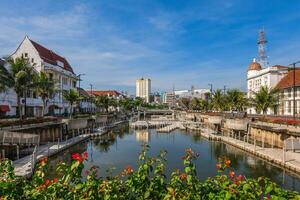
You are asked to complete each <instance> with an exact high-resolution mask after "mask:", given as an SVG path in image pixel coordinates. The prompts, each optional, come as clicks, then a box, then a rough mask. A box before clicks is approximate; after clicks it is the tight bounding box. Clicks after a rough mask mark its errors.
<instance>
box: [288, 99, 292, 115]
mask: <svg viewBox="0 0 300 200" xmlns="http://www.w3.org/2000/svg"><path fill="white" fill-rule="evenodd" d="M291 110H292V102H291V101H288V105H287V112H288V113H291Z"/></svg>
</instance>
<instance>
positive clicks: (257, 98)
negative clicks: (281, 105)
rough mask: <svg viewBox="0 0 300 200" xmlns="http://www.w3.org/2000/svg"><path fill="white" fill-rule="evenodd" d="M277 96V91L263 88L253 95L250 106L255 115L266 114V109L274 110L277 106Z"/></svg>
mask: <svg viewBox="0 0 300 200" xmlns="http://www.w3.org/2000/svg"><path fill="white" fill-rule="evenodd" d="M278 95H279V92H278V90H277V89H270V88H268V87H267V86H263V87H261V88H260V90H259V91H258V92H255V93H254V97H253V98H252V99H251V101H252V105H253V106H254V107H255V109H256V112H257V113H263V114H267V110H268V108H271V109H274V108H275V107H276V106H277V105H278Z"/></svg>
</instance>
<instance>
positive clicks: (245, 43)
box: [0, 0, 300, 93]
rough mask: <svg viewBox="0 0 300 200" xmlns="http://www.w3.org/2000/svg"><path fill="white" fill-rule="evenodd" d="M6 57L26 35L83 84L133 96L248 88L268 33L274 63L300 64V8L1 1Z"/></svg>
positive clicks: (218, 1)
mask: <svg viewBox="0 0 300 200" xmlns="http://www.w3.org/2000/svg"><path fill="white" fill-rule="evenodd" d="M0 13H1V15H0V55H8V54H11V53H12V52H13V51H14V50H15V49H16V47H17V46H18V44H19V43H20V42H21V41H22V39H23V38H24V36H25V35H28V36H29V37H30V38H31V39H33V40H35V41H37V42H39V43H41V44H43V45H45V46H46V47H48V48H50V49H52V50H54V51H56V52H57V53H59V54H61V55H63V56H65V57H66V58H67V59H68V60H69V61H70V63H71V64H72V66H73V68H74V70H75V72H76V73H85V74H86V75H85V76H84V77H83V82H82V85H83V86H84V87H86V88H88V87H89V84H90V83H91V84H93V85H94V87H96V88H97V89H118V90H128V91H130V92H131V93H133V92H134V85H135V80H136V79H137V78H140V77H149V78H151V79H152V85H153V90H160V91H166V90H171V89H172V86H173V85H175V88H176V89H185V88H190V87H191V85H194V86H195V87H197V88H206V87H208V83H213V85H214V87H215V88H222V87H223V85H226V86H227V87H230V88H239V89H245V86H246V81H245V77H246V70H247V66H248V65H249V64H250V62H251V61H252V59H253V58H254V57H257V44H256V42H257V37H258V31H259V29H261V28H263V27H264V28H265V30H266V34H267V39H268V41H269V43H268V49H267V54H268V56H269V61H270V64H272V65H274V64H282V65H287V64H289V63H291V62H293V61H297V60H299V59H300V53H299V50H300V26H299V22H300V1H297V0H290V1H284V0H282V1H276V0H272V1H263V0H260V1H254V0H253V1H246V0H229V1H225V0H210V1H199V0H198V1H193V0H190V1H189V0H183V1H180V0H176V1H175V0H165V1H155V0H148V1H143V0H135V1H133V0H119V1H115V0H89V1H88V0H86V1H83V0H82V1H80V0H64V1H53V0H30V1H29V0H18V1H17V0H9V1H4V0H1V4H0Z"/></svg>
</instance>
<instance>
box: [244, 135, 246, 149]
mask: <svg viewBox="0 0 300 200" xmlns="http://www.w3.org/2000/svg"><path fill="white" fill-rule="evenodd" d="M245 148H246V135H244V149H245Z"/></svg>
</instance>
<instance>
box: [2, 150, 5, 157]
mask: <svg viewBox="0 0 300 200" xmlns="http://www.w3.org/2000/svg"><path fill="white" fill-rule="evenodd" d="M4 158H5V150H4V149H2V159H4Z"/></svg>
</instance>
